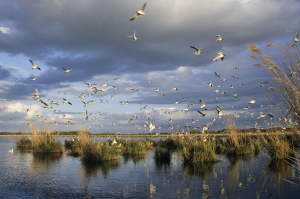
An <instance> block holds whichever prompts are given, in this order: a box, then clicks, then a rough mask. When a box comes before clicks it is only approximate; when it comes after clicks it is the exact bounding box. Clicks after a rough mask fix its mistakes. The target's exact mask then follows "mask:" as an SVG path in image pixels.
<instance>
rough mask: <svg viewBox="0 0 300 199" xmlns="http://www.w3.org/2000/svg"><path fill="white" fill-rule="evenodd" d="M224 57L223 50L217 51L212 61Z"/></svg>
mask: <svg viewBox="0 0 300 199" xmlns="http://www.w3.org/2000/svg"><path fill="white" fill-rule="evenodd" d="M224 57H225V54H224V53H223V52H219V53H217V55H216V57H215V58H214V59H213V61H218V59H221V60H222V61H223V59H224Z"/></svg>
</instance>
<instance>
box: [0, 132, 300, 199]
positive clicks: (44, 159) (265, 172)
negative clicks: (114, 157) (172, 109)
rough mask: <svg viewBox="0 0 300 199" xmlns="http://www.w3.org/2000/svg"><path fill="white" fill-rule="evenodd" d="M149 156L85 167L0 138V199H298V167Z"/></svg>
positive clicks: (255, 159)
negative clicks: (191, 163) (162, 159)
mask: <svg viewBox="0 0 300 199" xmlns="http://www.w3.org/2000/svg"><path fill="white" fill-rule="evenodd" d="M10 149H14V152H13V153H11V152H9V151H8V150H10ZM153 156H154V154H153V151H149V153H148V154H147V155H145V156H142V157H141V156H134V157H126V158H125V157H123V156H121V157H120V159H119V160H118V161H114V162H107V163H105V164H99V165H86V164H84V163H83V162H81V160H80V158H79V157H72V156H68V155H67V154H65V153H64V154H61V155H34V154H32V153H31V152H30V151H19V150H16V147H15V141H14V139H13V138H0V198H6V199H8V198H243V199H247V198H249V199H253V198H270V199H272V198H300V186H299V185H300V180H299V178H300V175H299V169H298V168H299V166H298V167H297V166H295V167H293V166H291V165H289V164H284V163H280V164H277V165H274V164H271V165H270V164H269V159H268V158H267V156H266V155H264V154H263V153H261V154H260V155H258V156H246V157H245V156H244V157H241V158H233V157H232V158H231V157H219V158H221V160H222V161H221V162H219V163H216V164H207V165H194V166H183V165H182V161H181V156H180V154H178V153H177V152H173V153H172V159H171V161H170V162H169V163H159V162H155V161H154V159H153Z"/></svg>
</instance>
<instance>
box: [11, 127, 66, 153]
mask: <svg viewBox="0 0 300 199" xmlns="http://www.w3.org/2000/svg"><path fill="white" fill-rule="evenodd" d="M29 128H30V130H31V134H29V135H28V136H26V137H23V138H21V139H20V140H16V145H17V147H18V148H20V149H31V150H32V151H33V152H34V153H63V145H62V143H61V142H60V141H58V140H55V139H54V135H53V134H51V131H50V128H49V127H48V128H47V129H46V131H39V130H36V129H37V128H36V127H34V126H33V125H32V124H29Z"/></svg>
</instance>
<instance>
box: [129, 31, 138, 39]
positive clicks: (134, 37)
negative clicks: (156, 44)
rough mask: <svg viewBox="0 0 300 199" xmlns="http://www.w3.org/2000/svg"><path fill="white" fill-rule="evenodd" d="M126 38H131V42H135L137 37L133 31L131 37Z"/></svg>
mask: <svg viewBox="0 0 300 199" xmlns="http://www.w3.org/2000/svg"><path fill="white" fill-rule="evenodd" d="M127 37H131V38H132V40H133V41H135V40H137V37H136V35H135V31H134V32H133V35H132V36H127Z"/></svg>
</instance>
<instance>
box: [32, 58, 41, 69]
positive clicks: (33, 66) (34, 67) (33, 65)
mask: <svg viewBox="0 0 300 199" xmlns="http://www.w3.org/2000/svg"><path fill="white" fill-rule="evenodd" d="M29 61H30V63H31V69H38V70H41V68H40V67H38V66H36V65H35V63H34V62H33V61H32V60H29Z"/></svg>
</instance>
